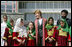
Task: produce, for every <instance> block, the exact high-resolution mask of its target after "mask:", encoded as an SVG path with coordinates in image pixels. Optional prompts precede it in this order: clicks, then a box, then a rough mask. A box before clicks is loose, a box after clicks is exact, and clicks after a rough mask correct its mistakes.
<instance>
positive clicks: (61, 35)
mask: <svg viewBox="0 0 72 47" xmlns="http://www.w3.org/2000/svg"><path fill="white" fill-rule="evenodd" d="M57 30H58V32H57V36H58V37H57V43H58V46H68V43H67V42H68V32H69V29H68V24H67V22H66V20H65V19H61V20H60V25H59V26H58V28H57Z"/></svg>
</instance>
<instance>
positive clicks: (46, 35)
mask: <svg viewBox="0 0 72 47" xmlns="http://www.w3.org/2000/svg"><path fill="white" fill-rule="evenodd" d="M47 37H48V34H47V29H46V28H45V38H47Z"/></svg>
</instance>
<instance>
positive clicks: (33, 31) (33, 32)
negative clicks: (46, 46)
mask: <svg viewBox="0 0 72 47" xmlns="http://www.w3.org/2000/svg"><path fill="white" fill-rule="evenodd" d="M28 30H29V26H28V27H27V31H28ZM32 34H33V35H35V28H33V30H32ZM28 36H29V37H30V38H31V39H35V38H34V37H32V36H31V35H30V34H28Z"/></svg>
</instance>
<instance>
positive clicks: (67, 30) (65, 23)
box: [57, 19, 69, 32]
mask: <svg viewBox="0 0 72 47" xmlns="http://www.w3.org/2000/svg"><path fill="white" fill-rule="evenodd" d="M60 21H63V22H64V27H61V25H60V24H59V25H58V28H57V29H58V30H60V29H61V28H63V30H62V31H65V32H69V29H68V24H67V22H66V19H61V20H60Z"/></svg>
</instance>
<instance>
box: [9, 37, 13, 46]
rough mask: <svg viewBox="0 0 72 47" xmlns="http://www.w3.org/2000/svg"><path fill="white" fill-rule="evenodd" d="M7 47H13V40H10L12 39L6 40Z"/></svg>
mask: <svg viewBox="0 0 72 47" xmlns="http://www.w3.org/2000/svg"><path fill="white" fill-rule="evenodd" d="M8 46H13V39H12V37H9V38H8Z"/></svg>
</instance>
